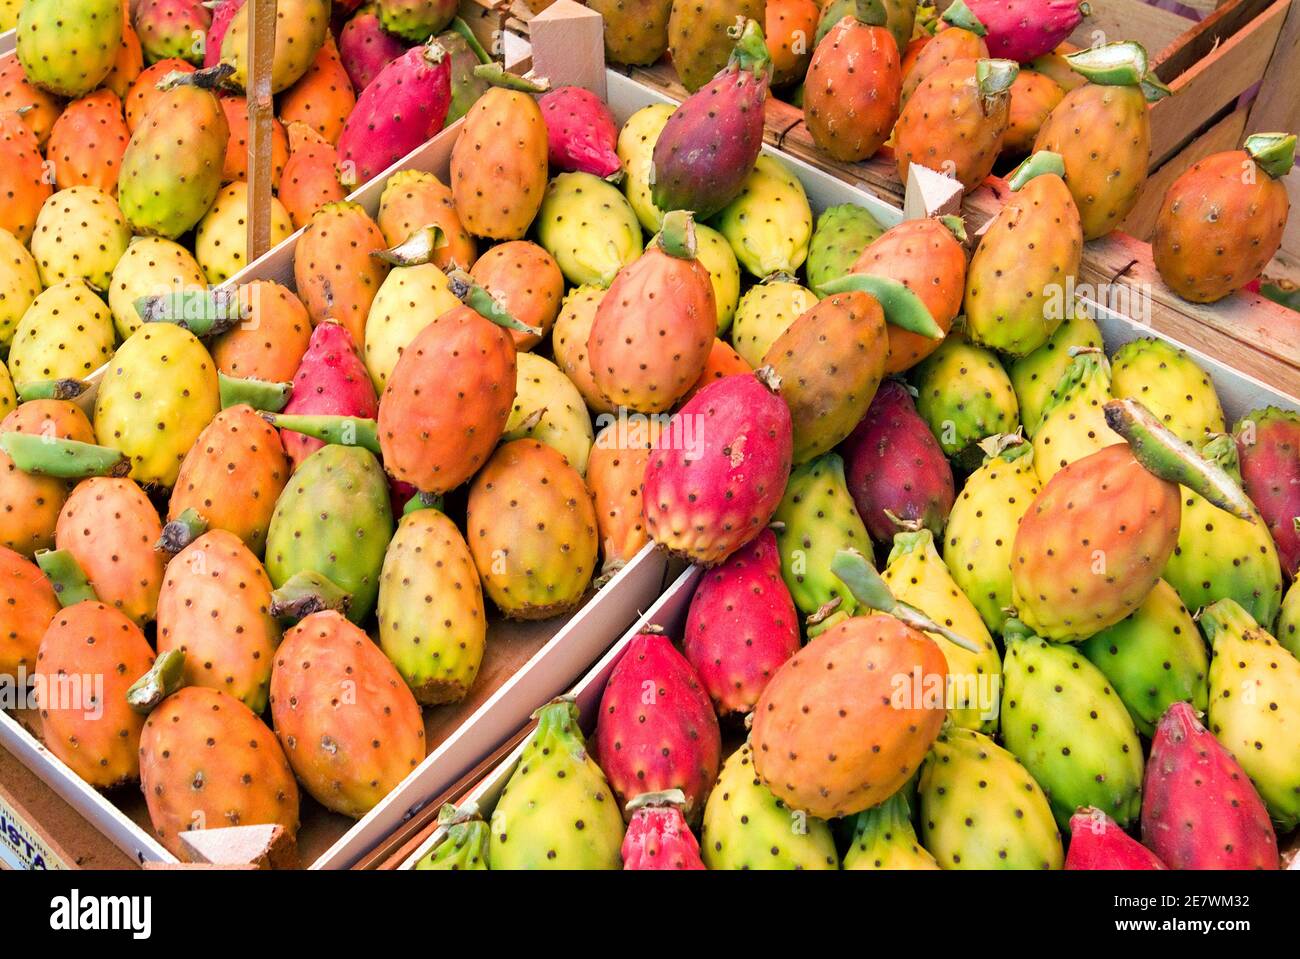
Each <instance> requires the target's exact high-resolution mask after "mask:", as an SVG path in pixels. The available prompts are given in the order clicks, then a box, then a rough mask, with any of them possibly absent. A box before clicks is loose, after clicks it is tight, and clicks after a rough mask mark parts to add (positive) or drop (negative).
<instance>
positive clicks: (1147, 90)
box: [1139, 73, 1174, 103]
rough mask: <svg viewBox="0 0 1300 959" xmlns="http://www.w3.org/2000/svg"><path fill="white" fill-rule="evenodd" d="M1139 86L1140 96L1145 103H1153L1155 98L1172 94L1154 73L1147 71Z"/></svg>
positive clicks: (1159, 98)
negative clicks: (1140, 89)
mask: <svg viewBox="0 0 1300 959" xmlns="http://www.w3.org/2000/svg"><path fill="white" fill-rule="evenodd" d="M1139 86H1140V87H1141V88H1142V97H1143V99H1145V100H1146V101H1147V103H1155V102H1156V101H1157V100H1163V99H1164V98H1165V97H1172V96H1173V95H1174V91H1173V90H1171V89H1170V88H1169V87H1168V86H1167V85H1166V84H1165V82H1164V81H1163V80H1161V79H1160V78H1159V77H1158V76H1156V75H1155V74H1154V73H1148V74H1147V75H1146V76H1145V77H1143V78H1142V82H1141V83H1140V84H1139Z"/></svg>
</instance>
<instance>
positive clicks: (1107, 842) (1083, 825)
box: [1065, 806, 1169, 870]
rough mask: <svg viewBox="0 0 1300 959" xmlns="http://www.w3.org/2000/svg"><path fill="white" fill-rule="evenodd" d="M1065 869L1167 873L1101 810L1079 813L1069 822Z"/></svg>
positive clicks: (1149, 853)
mask: <svg viewBox="0 0 1300 959" xmlns="http://www.w3.org/2000/svg"><path fill="white" fill-rule="evenodd" d="M1065 868H1066V869H1076V870H1077V869H1168V868H1169V867H1168V866H1166V865H1165V864H1164V863H1162V862H1161V861H1160V858H1159V857H1158V856H1156V854H1155V853H1153V852H1152V851H1151V850H1150V849H1148V848H1147V847H1146V846H1144V845H1142V844H1141V843H1140V842H1138V841H1137V840H1136V839H1134V838H1133V837H1132V836H1130V835H1129V834H1128V833H1126V832H1125V831H1124V830H1123V829H1122V828H1120V825H1119V823H1117V822H1115V820H1113V819H1111V818H1110V817H1109V816H1107V815H1106V814H1105V813H1104V812H1102V811H1101V810H1100V809H1094V808H1092V807H1091V806H1089V807H1087V808H1083V809H1080V810H1079V811H1078V812H1077V813H1075V814H1074V815H1073V816H1072V817H1071V818H1070V850H1069V852H1067V853H1066V855H1065Z"/></svg>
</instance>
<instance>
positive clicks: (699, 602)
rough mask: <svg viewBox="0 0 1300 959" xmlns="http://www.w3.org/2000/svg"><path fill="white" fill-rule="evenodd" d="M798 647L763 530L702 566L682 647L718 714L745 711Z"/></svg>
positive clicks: (772, 544) (794, 620)
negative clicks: (716, 563)
mask: <svg viewBox="0 0 1300 959" xmlns="http://www.w3.org/2000/svg"><path fill="white" fill-rule="evenodd" d="M798 649H799V620H798V614H797V613H796V612H795V608H794V600H792V599H791V598H790V590H789V589H788V588H787V587H786V585H785V582H784V581H783V580H782V579H781V554H780V553H779V552H778V551H777V548H776V536H775V535H774V534H773V533H772V531H771V530H770V529H765V530H763V532H761V533H759V534H758V537H757V538H756V539H754V540H753V541H752V542H751V543H749V544H747V545H746V546H743V547H741V548H740V549H739V550H737V551H736V552H734V553H732V554H731V556H729V557H728V558H727V559H726V560H725V561H724V562H723V563H722V564H721V565H719V566H715V567H714V568H713V569H710V570H707V571H706V572H705V573H704V574H703V575H702V576H701V578H700V583H699V585H698V586H697V587H696V588H695V595H694V596H692V597H691V606H690V611H689V613H688V614H687V617H686V631H685V633H684V634H683V637H682V652H683V653H684V654H685V656H686V659H687V660H688V661H689V662H690V664H691V665H692V666H693V667H695V672H696V674H697V675H698V676H699V678H700V682H701V683H703V685H704V688H705V689H706V690H707V691H708V693H709V696H710V697H711V698H712V699H713V705H714V708H716V709H717V711H718V713H719V715H726V714H727V713H733V712H734V713H747V712H749V711H750V710H752V709H753V708H754V704H755V703H756V702H758V697H759V694H760V693H762V691H763V688H764V687H765V686H766V685H767V683H768V682H769V681H770V680H771V678H772V676H773V674H775V673H776V671H777V670H778V669H779V668H780V667H781V665H782V664H783V663H784V662H785V661H786V660H787V659H789V658H790V657H791V656H793V655H794V654H795V652H797V651H798Z"/></svg>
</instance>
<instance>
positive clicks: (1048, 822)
mask: <svg viewBox="0 0 1300 959" xmlns="http://www.w3.org/2000/svg"><path fill="white" fill-rule="evenodd" d="M918 792H919V795H920V811H921V843H922V844H923V845H924V846H925V848H926V849H928V850H929V851H930V852H931V853H932V854H933V855H934V858H935V861H936V862H937V863H938V864H939V868H940V869H1060V868H1061V863H1062V853H1061V834H1060V833H1059V832H1058V831H1057V828H1056V821H1055V820H1054V819H1053V818H1052V810H1051V807H1050V806H1049V805H1048V803H1047V797H1046V796H1044V795H1043V791H1042V790H1041V789H1040V788H1039V786H1038V783H1036V782H1034V779H1033V777H1032V776H1030V775H1029V773H1028V771H1026V769H1025V767H1024V766H1022V765H1021V764H1020V761H1019V760H1018V759H1016V757H1015V756H1013V755H1012V754H1011V753H1009V752H1007V750H1005V749H1003V748H1002V747H1001V746H999V745H997V744H996V743H995V742H993V740H992V739H990V738H989V737H987V736H985V735H984V734H983V733H978V732H976V731H975V730H973V729H963V728H962V727H960V726H951V727H948V728H947V729H945V730H943V732H941V733H940V734H939V738H938V739H937V740H936V741H935V744H934V749H933V751H931V753H930V755H929V756H928V757H927V758H926V761H925V765H924V766H923V767H922V768H921V779H920V781H919V783H918Z"/></svg>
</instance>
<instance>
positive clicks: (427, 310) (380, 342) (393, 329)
mask: <svg viewBox="0 0 1300 959" xmlns="http://www.w3.org/2000/svg"><path fill="white" fill-rule="evenodd" d="M503 245H504V244H503ZM493 249H494V250H498V249H501V247H493ZM555 275H556V278H557V279H558V280H559V285H560V286H561V287H562V286H563V285H564V281H563V279H562V278H560V276H559V270H558V269H557V270H556V271H555ZM414 304H419V309H413V305H414ZM458 306H460V300H459V299H457V298H456V294H455V293H453V292H452V291H451V283H450V282H449V281H448V279H447V274H446V273H444V272H443V271H442V270H441V269H439V267H438V266H437V264H435V263H432V262H429V261H428V260H426V259H424V258H423V257H419V258H416V259H415V260H412V261H411V265H409V266H397V267H395V268H394V269H392V270H390V271H389V272H388V276H387V277H385V278H384V281H383V282H382V283H381V284H380V285H379V292H378V293H376V294H375V299H374V301H373V302H372V303H371V304H370V313H369V316H368V317H367V319H366V342H365V349H364V355H365V361H366V369H367V370H369V371H370V378H371V379H372V380H373V381H374V384H375V390H376V391H377V392H378V393H383V391H384V387H385V386H387V385H388V380H389V378H390V377H391V376H392V375H393V370H394V369H395V368H396V366H397V361H398V359H399V358H400V357H401V355H402V352H403V351H404V350H405V349H406V348H407V347H408V346H410V345H411V342H412V341H413V340H414V339H415V338H416V337H417V336H418V335H419V334H420V331H421V330H423V329H424V328H425V327H426V326H428V325H429V319H430V318H431V317H438V316H441V315H442V314H443V313H446V312H447V311H448V310H452V309H455V308H456V307H458ZM370 415H372V416H373V415H374V412H373V410H372V411H371V414H370Z"/></svg>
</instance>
